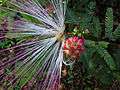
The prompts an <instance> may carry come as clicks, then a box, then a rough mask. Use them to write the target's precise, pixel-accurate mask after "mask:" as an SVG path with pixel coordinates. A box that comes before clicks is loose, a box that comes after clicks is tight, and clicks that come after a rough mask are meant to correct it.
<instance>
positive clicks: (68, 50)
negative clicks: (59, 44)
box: [63, 36, 85, 65]
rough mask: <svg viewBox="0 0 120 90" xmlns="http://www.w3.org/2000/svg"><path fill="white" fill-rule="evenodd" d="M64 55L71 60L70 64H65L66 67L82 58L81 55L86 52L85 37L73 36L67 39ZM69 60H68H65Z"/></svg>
mask: <svg viewBox="0 0 120 90" xmlns="http://www.w3.org/2000/svg"><path fill="white" fill-rule="evenodd" d="M63 50H64V55H65V57H66V58H69V62H68V63H67V62H64V63H65V64H66V65H67V64H69V63H70V61H71V63H72V62H75V60H77V59H79V58H80V55H81V54H82V53H83V52H84V50H85V48H84V37H83V36H81V37H80V38H79V37H77V36H73V37H70V38H67V39H66V40H65V43H64V47H63ZM65 60H67V59H65Z"/></svg>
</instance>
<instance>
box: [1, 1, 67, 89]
mask: <svg viewBox="0 0 120 90" xmlns="http://www.w3.org/2000/svg"><path fill="white" fill-rule="evenodd" d="M9 3H10V4H11V5H13V6H14V7H16V8H14V7H11V8H7V10H11V12H18V11H19V12H20V13H22V14H24V15H27V16H31V17H32V18H34V19H35V20H37V21H39V24H36V23H33V22H31V21H29V20H28V21H27V20H25V19H23V20H17V21H16V22H14V23H12V22H11V23H10V25H9V31H8V32H7V33H6V34H5V37H6V38H10V39H12V38H20V39H23V40H22V41H21V42H20V43H19V44H18V45H16V46H13V47H10V48H7V49H2V50H1V49H0V61H1V62H2V63H0V70H1V69H8V70H9V71H10V73H9V74H6V73H4V75H2V76H0V77H1V80H0V81H1V82H2V83H3V84H4V85H5V86H6V87H7V88H8V89H13V88H14V87H15V86H16V85H18V86H20V87H21V88H22V87H23V86H24V85H25V84H26V83H28V82H29V81H30V80H32V81H31V83H32V84H33V85H35V86H36V89H35V90H58V89H59V84H60V78H61V67H62V61H63V43H64V38H63V37H64V36H63V33H64V29H65V25H64V21H65V12H66V1H63V0H50V2H49V3H50V4H51V5H52V6H53V13H52V14H49V12H48V10H46V9H45V8H44V7H45V6H44V7H43V6H42V4H40V2H39V0H11V1H9ZM1 8H2V7H1ZM3 9H4V7H3ZM50 13H51V12H50ZM11 52H13V53H14V55H13V54H12V55H11ZM3 53H6V55H4V54H3ZM12 66H14V68H12ZM11 68H12V69H11ZM13 74H14V76H13ZM9 75H10V76H12V77H11V78H9V79H7V80H6V78H7V76H9ZM5 81H7V82H5Z"/></svg>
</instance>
